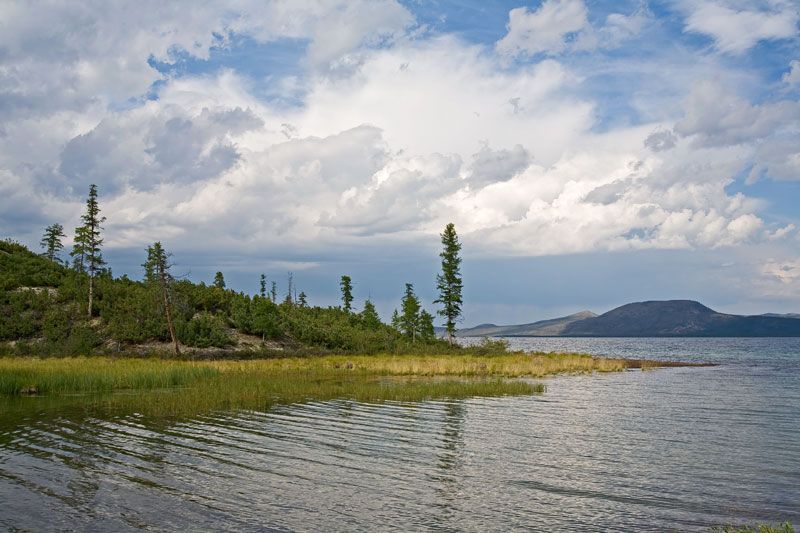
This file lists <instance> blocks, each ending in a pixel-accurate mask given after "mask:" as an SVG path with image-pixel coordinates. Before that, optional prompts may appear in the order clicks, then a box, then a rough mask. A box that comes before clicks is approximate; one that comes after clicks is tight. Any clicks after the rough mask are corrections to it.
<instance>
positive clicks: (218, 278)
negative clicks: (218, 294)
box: [214, 272, 225, 289]
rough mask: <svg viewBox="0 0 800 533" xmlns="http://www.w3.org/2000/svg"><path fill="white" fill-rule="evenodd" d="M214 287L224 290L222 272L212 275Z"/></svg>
mask: <svg viewBox="0 0 800 533" xmlns="http://www.w3.org/2000/svg"><path fill="white" fill-rule="evenodd" d="M214 287H216V288H218V289H224V288H225V276H223V275H222V272H217V273H216V274H214Z"/></svg>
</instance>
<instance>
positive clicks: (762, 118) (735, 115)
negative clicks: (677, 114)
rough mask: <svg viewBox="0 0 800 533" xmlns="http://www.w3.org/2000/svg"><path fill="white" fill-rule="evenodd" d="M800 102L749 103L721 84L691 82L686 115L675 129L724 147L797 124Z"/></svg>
mask: <svg viewBox="0 0 800 533" xmlns="http://www.w3.org/2000/svg"><path fill="white" fill-rule="evenodd" d="M798 120H800V102H796V101H792V100H783V101H778V102H768V103H764V104H761V105H752V104H750V103H749V102H747V101H746V100H744V99H743V98H741V97H739V96H736V95H735V94H732V93H730V92H729V91H727V90H726V89H725V88H724V87H723V86H722V85H721V84H720V83H718V82H715V81H703V82H699V83H697V84H695V85H694V87H693V88H692V91H691V93H690V95H689V98H688V100H687V103H686V106H685V115H684V117H683V118H682V119H681V120H680V121H678V122H677V123H676V125H675V132H676V133H678V134H679V135H682V136H684V137H686V136H693V138H694V140H695V142H696V143H697V144H698V145H702V146H724V145H730V144H739V143H744V142H753V141H757V140H760V139H764V138H766V137H770V136H773V135H774V134H776V133H779V132H781V131H783V130H791V129H794V128H796V127H797V126H798Z"/></svg>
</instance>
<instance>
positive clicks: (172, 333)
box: [161, 281, 181, 355]
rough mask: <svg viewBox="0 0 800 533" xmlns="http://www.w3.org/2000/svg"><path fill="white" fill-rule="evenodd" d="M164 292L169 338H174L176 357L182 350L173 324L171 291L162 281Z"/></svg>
mask: <svg viewBox="0 0 800 533" xmlns="http://www.w3.org/2000/svg"><path fill="white" fill-rule="evenodd" d="M161 289H162V292H163V293H164V313H165V314H166V315H167V327H168V328H169V336H170V337H172V345H173V346H174V347H175V355H180V354H181V350H180V348H179V347H178V338H177V337H176V336H175V326H174V325H173V324H172V306H171V305H170V301H169V291H168V290H167V285H166V283H163V281H162V287H161Z"/></svg>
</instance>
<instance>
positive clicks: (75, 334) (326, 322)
mask: <svg viewBox="0 0 800 533" xmlns="http://www.w3.org/2000/svg"><path fill="white" fill-rule="evenodd" d="M143 260H144V258H143ZM87 282H88V277H87V276H86V274H83V273H79V272H76V271H74V270H73V269H70V268H67V267H65V266H63V265H61V264H59V263H57V262H55V261H51V260H49V259H46V258H44V257H41V256H39V255H37V254H35V253H33V252H31V251H29V250H28V249H27V248H25V247H24V246H22V245H19V244H17V243H14V242H10V241H0V353H12V354H34V355H48V354H58V355H73V354H90V353H120V352H121V353H140V354H146V353H155V354H158V353H165V352H169V351H170V350H171V344H170V342H169V341H170V334H169V330H168V325H167V321H166V314H165V310H164V306H163V301H164V300H163V293H162V292H161V289H160V287H158V286H156V284H155V283H153V282H150V283H147V282H145V281H135V280H131V279H129V278H128V277H126V276H122V277H119V278H114V277H113V276H112V274H111V272H110V271H107V272H103V273H102V274H100V275H99V276H97V278H96V280H95V302H94V312H93V314H92V317H91V318H90V317H89V316H88V313H87V294H88V289H87V287H88V283H87ZM169 295H170V296H169V298H170V302H171V309H172V313H171V314H170V316H171V319H172V322H173V324H174V326H175V331H176V336H177V339H178V341H179V343H180V346H181V348H182V350H183V351H186V352H189V353H190V354H194V356H216V355H221V354H225V353H228V352H230V353H234V354H239V355H237V356H242V355H243V352H250V353H261V354H262V355H269V353H270V352H282V353H286V352H291V353H329V352H357V353H363V354H370V353H377V352H390V353H393V352H398V351H400V352H403V353H408V352H421V351H422V352H424V351H425V350H429V351H437V350H438V351H444V352H452V351H453V350H455V349H457V348H453V347H451V346H450V345H449V343H447V342H445V341H442V340H439V339H436V338H435V337H434V335H433V332H430V334H428V333H425V332H422V333H420V334H418V335H417V336H416V338H410V337H407V336H406V335H404V334H402V333H401V332H400V331H398V330H397V329H395V328H394V327H392V326H389V325H387V324H384V323H382V322H381V321H380V319H379V317H378V316H377V314H375V313H374V308H373V312H372V313H368V312H364V311H362V312H360V313H358V312H347V311H344V310H343V309H341V308H338V307H327V308H322V307H314V306H310V305H307V304H305V303H300V302H293V301H292V300H291V299H290V298H288V297H287V298H286V299H284V300H283V301H282V302H276V301H272V299H271V298H269V297H261V296H251V295H247V294H244V293H241V292H236V291H233V290H230V289H226V288H224V286H223V287H220V286H214V285H206V284H205V283H202V282H201V283H193V282H191V281H188V280H179V281H174V282H172V283H171V284H170V290H169ZM276 300H277V298H276Z"/></svg>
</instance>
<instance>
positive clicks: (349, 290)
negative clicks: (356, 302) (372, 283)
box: [339, 276, 353, 313]
mask: <svg viewBox="0 0 800 533" xmlns="http://www.w3.org/2000/svg"><path fill="white" fill-rule="evenodd" d="M339 286H340V287H341V288H342V308H343V309H344V310H345V312H347V313H349V312H350V311H352V310H353V283H352V280H351V279H350V276H342V280H341V281H340V282H339Z"/></svg>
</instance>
